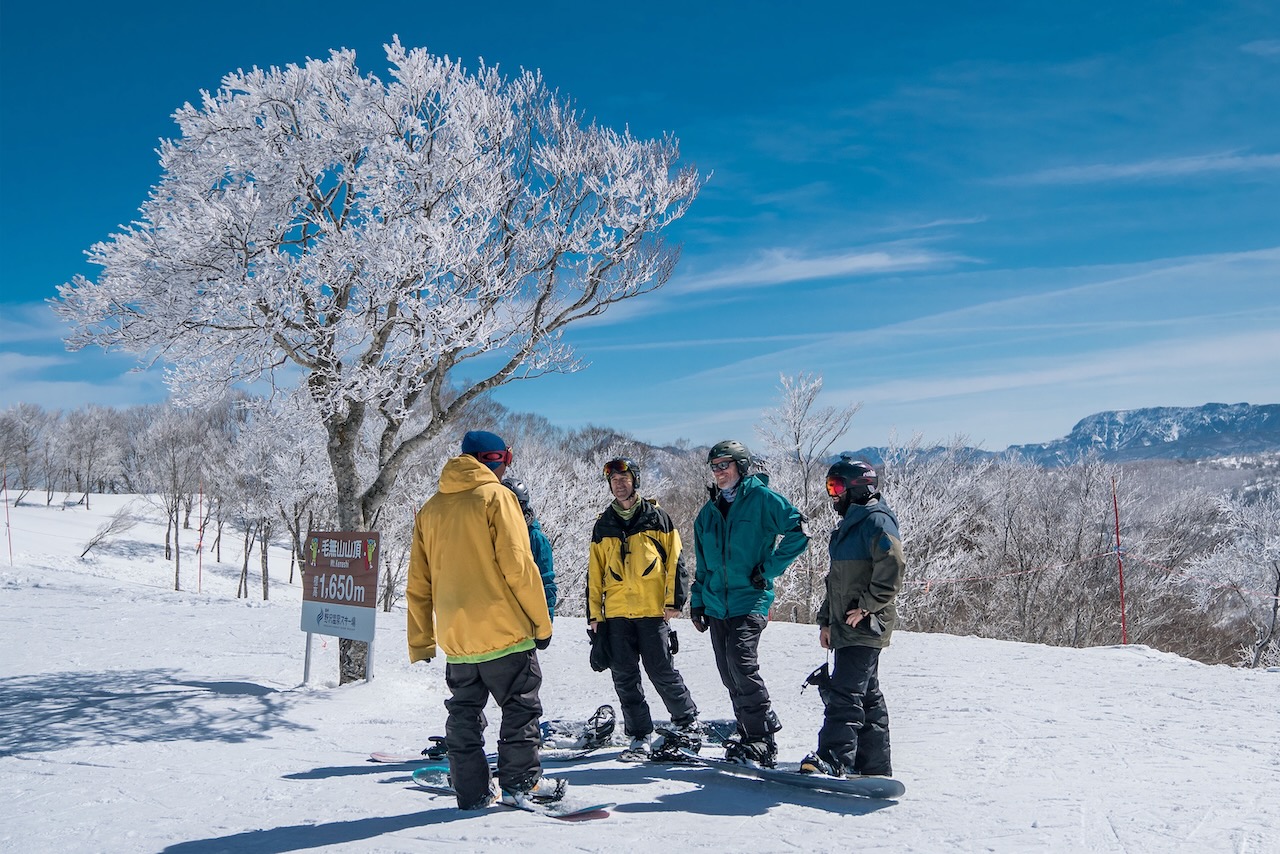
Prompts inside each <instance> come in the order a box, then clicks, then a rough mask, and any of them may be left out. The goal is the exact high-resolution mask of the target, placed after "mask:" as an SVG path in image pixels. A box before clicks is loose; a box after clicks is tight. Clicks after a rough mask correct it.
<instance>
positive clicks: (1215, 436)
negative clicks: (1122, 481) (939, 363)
mask: <svg viewBox="0 0 1280 854" xmlns="http://www.w3.org/2000/svg"><path fill="white" fill-rule="evenodd" d="M1091 451H1093V452H1096V453H1097V454H1098V456H1099V457H1101V458H1102V459H1103V460H1105V461H1107V462H1133V461H1136V460H1157V459H1163V460H1186V459H1208V458H1213V457H1223V456H1230V455H1234V454H1257V453H1263V452H1266V451H1280V404H1276V403H1267V404H1260V405H1254V404H1249V403H1206V404H1205V405H1204V406H1156V407H1150V408H1147V409H1122V410H1114V411H1107V412H1097V413H1094V414H1093V415H1090V416H1088V417H1086V418H1083V419H1081V420H1080V421H1079V422H1077V424H1076V426H1075V427H1073V428H1071V432H1070V433H1068V434H1067V435H1066V436H1064V437H1063V438H1061V439H1054V440H1053V441H1051V442H1041V443H1036V444H1030V445H1010V446H1009V447H1008V448H1006V449H1005V450H1004V451H1002V452H998V453H991V452H984V451H979V452H977V453H979V454H981V455H984V456H985V455H990V456H993V457H1002V456H1011V455H1013V454H1018V455H1021V456H1022V457H1023V458H1024V459H1027V460H1030V461H1031V462H1035V463H1038V464H1040V465H1046V466H1053V465H1061V464H1062V463H1064V462H1069V461H1071V460H1075V459H1078V458H1080V457H1081V456H1083V455H1085V454H1087V453H1089V452H1091ZM882 452H883V450H882V449H880V448H863V449H862V450H860V451H855V452H854V454H855V455H856V456H858V457H861V458H864V459H871V460H873V461H879V460H880V459H882V457H881V454H882Z"/></svg>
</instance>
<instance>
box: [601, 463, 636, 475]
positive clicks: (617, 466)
mask: <svg viewBox="0 0 1280 854" xmlns="http://www.w3.org/2000/svg"><path fill="white" fill-rule="evenodd" d="M630 471H631V465H630V464H629V463H628V462H627V461H626V460H609V462H607V463H605V464H604V476H605V477H611V476H613V475H615V474H627V473H629V472H630Z"/></svg>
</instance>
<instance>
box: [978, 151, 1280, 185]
mask: <svg viewBox="0 0 1280 854" xmlns="http://www.w3.org/2000/svg"><path fill="white" fill-rule="evenodd" d="M1268 169H1280V154H1236V153H1222V154H1204V155H1197V156H1194V157H1170V158H1164V159H1158V160H1141V161H1136V162H1132V163H1092V164H1087V165H1084V166H1063V167H1060V168H1056V169H1043V170H1040V171H1039V172H1030V173H1027V174H1025V175H1014V176H1011V177H1008V178H1004V179H1002V180H1000V181H999V182H998V183H1004V184H1016V185H1041V184H1101V183H1105V182H1108V181H1141V180H1148V179H1159V178H1177V177H1186V176H1192V175H1204V174H1218V173H1223V172H1256V171H1260V170H1268Z"/></svg>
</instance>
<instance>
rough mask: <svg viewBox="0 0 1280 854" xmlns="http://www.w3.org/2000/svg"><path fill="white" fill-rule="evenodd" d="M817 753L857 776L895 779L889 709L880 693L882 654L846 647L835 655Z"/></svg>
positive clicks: (875, 650)
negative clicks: (868, 775)
mask: <svg viewBox="0 0 1280 854" xmlns="http://www.w3.org/2000/svg"><path fill="white" fill-rule="evenodd" d="M825 700H826V714H825V716H824V718H823V721H822V729H821V730H820V731H819V732H818V753H819V755H821V756H822V757H823V758H825V759H827V760H828V761H831V762H836V763H838V764H839V765H840V766H841V767H842V768H843V769H844V770H845V771H852V772H853V773H855V774H884V775H885V776H888V775H891V774H892V773H893V765H892V763H891V762H890V760H889V707H888V706H886V705H885V702H884V694H881V693H880V650H879V649H878V648H876V647H870V646H845V647H840V648H839V649H837V650H836V651H835V668H834V669H833V670H832V671H831V687H830V692H829V693H828V694H827V696H826V697H825Z"/></svg>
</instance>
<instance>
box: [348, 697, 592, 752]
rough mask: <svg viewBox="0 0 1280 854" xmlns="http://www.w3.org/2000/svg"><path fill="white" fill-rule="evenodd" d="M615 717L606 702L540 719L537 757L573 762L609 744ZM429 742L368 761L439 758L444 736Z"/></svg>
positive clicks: (442, 749)
mask: <svg viewBox="0 0 1280 854" xmlns="http://www.w3.org/2000/svg"><path fill="white" fill-rule="evenodd" d="M615 721H616V717H615V714H614V711H613V706H610V705H608V704H605V705H603V706H600V707H599V708H598V709H596V710H595V713H594V714H592V715H591V717H589V718H587V719H586V720H585V721H574V720H565V719H561V718H556V719H554V720H549V721H543V722H542V723H541V724H540V725H539V733H540V738H541V741H542V749H541V750H540V751H539V752H540V759H541V760H542V761H543V762H549V763H552V764H555V763H559V762H573V761H574V760H577V759H583V758H585V757H587V756H590V755H591V754H592V753H595V752H596V751H597V750H600V749H601V748H603V747H608V746H609V745H610V744H612V743H613V742H612V739H613V729H614V726H615ZM430 741H431V746H430V747H428V748H427V749H426V750H424V751H422V753H418V754H412V753H387V752H381V751H377V752H374V753H370V754H369V760H370V761H371V762H387V763H391V764H395V765H408V764H412V763H417V762H440V761H443V760H444V759H445V758H446V756H447V750H446V749H445V746H444V736H442V735H433V736H431V738H430ZM488 759H489V763H490V764H493V763H494V762H497V761H498V757H497V756H496V755H495V754H492V753H491V754H489V755H488Z"/></svg>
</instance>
